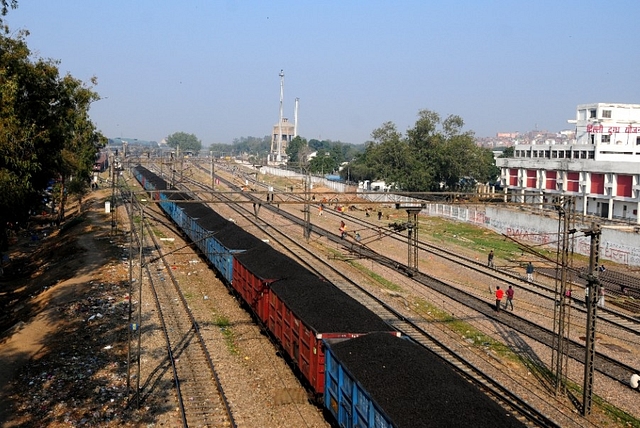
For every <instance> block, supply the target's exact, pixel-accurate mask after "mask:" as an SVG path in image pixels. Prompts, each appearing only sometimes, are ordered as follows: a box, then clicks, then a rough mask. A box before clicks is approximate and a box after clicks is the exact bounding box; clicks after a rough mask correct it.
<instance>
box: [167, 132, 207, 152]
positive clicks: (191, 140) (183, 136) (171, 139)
mask: <svg viewBox="0 0 640 428" xmlns="http://www.w3.org/2000/svg"><path fill="white" fill-rule="evenodd" d="M167 145H168V146H169V147H173V148H174V149H177V148H180V151H182V152H186V151H191V152H195V153H198V152H199V151H200V149H202V142H200V140H198V137H196V136H195V135H194V134H187V133H186V132H175V133H173V134H171V135H169V136H168V137H167Z"/></svg>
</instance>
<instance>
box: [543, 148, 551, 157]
mask: <svg viewBox="0 0 640 428" xmlns="http://www.w3.org/2000/svg"><path fill="white" fill-rule="evenodd" d="M544 157H545V158H547V159H549V158H550V157H551V153H550V151H549V150H545V151H544Z"/></svg>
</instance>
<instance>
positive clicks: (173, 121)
mask: <svg viewBox="0 0 640 428" xmlns="http://www.w3.org/2000/svg"><path fill="white" fill-rule="evenodd" d="M639 17H640V1H638V0H619V1H613V2H603V1H597V2H596V1H591V0H582V1H573V0H550V1H547V0H536V1H520V0H514V1H488V0H487V1H484V0H476V1H471V0H467V1H465V0H458V1H444V0H442V1H437V0H436V1H429V0H416V1H401V0H396V1H391V0H389V1H376V0H368V1H360V0H335V1H334V0H331V1H328V0H326V1H325V0H308V1H307V0H299V1H270V0H261V1H258V0H255V1H253V0H244V1H240V0H227V1H213V0H201V1H190V0H185V1H175V0H173V1H165V0H109V1H107V0H91V1H89V0H60V1H52V0H18V9H16V10H11V11H10V12H9V14H8V15H7V16H6V17H5V22H6V23H7V24H8V25H9V26H10V28H11V30H12V31H15V30H17V29H27V30H29V31H30V33H31V35H30V36H29V37H28V38H27V43H28V45H29V47H30V48H31V49H32V51H33V52H35V53H36V54H38V55H39V56H41V57H44V58H52V59H57V60H60V70H61V72H62V73H66V72H69V73H70V74H72V75H73V76H74V77H76V78H79V79H81V80H83V81H85V82H89V79H90V78H91V77H92V76H96V77H97V78H98V86H97V87H96V88H95V90H96V91H97V92H98V93H99V94H100V96H101V97H102V98H103V99H102V100H100V101H98V102H96V103H94V104H93V106H92V108H91V117H92V119H93V121H94V122H95V123H96V125H97V127H98V129H99V130H101V131H102V132H103V134H104V135H106V136H107V137H111V138H114V137H129V138H138V139H141V140H156V141H160V140H161V139H162V138H164V137H166V136H168V135H170V134H172V133H174V132H178V131H182V132H187V133H193V134H195V135H196V136H197V137H198V138H199V139H200V140H201V141H202V143H203V144H204V145H205V146H206V145H208V144H210V143H214V142H215V143H218V142H220V143H231V142H232V141H233V139H234V138H239V137H248V136H252V137H263V136H265V135H269V134H270V133H271V129H272V127H273V125H275V124H276V123H277V121H278V117H279V106H280V77H279V76H278V74H279V73H280V70H281V69H282V70H284V73H285V78H284V116H285V117H288V118H289V120H290V121H292V122H293V118H294V104H295V99H296V98H299V99H300V104H299V110H298V133H299V134H300V135H301V136H302V137H304V138H307V139H312V138H316V139H329V140H333V141H338V140H339V141H343V142H349V143H355V144H359V143H363V142H365V141H367V140H368V139H370V135H371V132H372V131H373V130H374V129H376V128H378V127H380V126H381V125H382V124H383V123H385V122H388V121H390V122H394V123H395V124H396V125H397V127H398V130H399V131H401V132H403V133H404V132H405V131H406V130H407V129H408V128H410V127H412V126H413V125H414V124H415V121H416V118H417V114H418V111H419V110H421V109H429V110H433V111H436V112H438V113H439V114H440V115H441V116H443V117H445V116H447V115H449V114H456V115H458V116H460V117H462V119H463V120H464V122H465V129H467V130H473V131H474V132H475V133H476V135H477V136H479V137H484V136H493V135H495V133H496V132H514V131H520V132H525V131H529V130H533V129H540V130H545V129H546V130H549V131H560V130H562V129H568V128H570V125H568V124H567V119H571V118H574V117H575V109H576V106H577V105H578V104H583V103H592V102H615V103H640V79H639V74H640V54H639V53H638V52H637V49H638V46H640V27H639V24H638V18H639Z"/></svg>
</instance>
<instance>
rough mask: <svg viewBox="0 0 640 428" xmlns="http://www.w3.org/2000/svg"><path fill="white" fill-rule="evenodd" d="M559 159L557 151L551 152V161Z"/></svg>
mask: <svg viewBox="0 0 640 428" xmlns="http://www.w3.org/2000/svg"><path fill="white" fill-rule="evenodd" d="M557 157H558V152H557V151H555V150H554V151H552V152H551V159H555V158H557Z"/></svg>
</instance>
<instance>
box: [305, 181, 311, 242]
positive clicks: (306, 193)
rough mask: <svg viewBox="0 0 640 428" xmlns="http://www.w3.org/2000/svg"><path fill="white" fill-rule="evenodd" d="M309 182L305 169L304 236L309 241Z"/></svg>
mask: <svg viewBox="0 0 640 428" xmlns="http://www.w3.org/2000/svg"><path fill="white" fill-rule="evenodd" d="M309 183H311V175H310V174H309V170H308V169H307V174H306V175H305V176H304V237H305V239H306V240H307V242H309V239H310V238H311V205H310V204H311V202H310V199H309V190H310V189H309V188H310V185H309Z"/></svg>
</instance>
